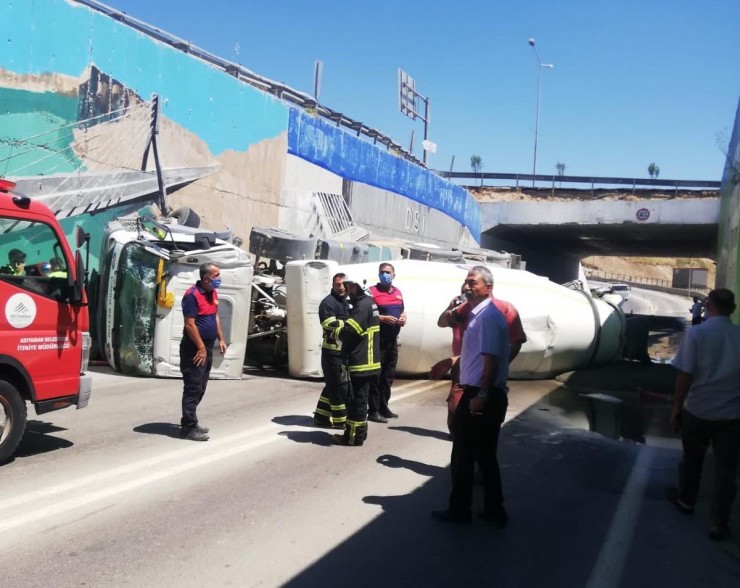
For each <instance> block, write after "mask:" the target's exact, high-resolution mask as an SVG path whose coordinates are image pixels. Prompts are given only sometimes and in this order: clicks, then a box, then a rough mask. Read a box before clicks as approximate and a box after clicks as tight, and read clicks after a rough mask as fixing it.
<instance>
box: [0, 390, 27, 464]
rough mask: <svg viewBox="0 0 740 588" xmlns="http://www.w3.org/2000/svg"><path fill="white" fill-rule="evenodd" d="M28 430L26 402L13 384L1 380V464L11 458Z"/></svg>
mask: <svg viewBox="0 0 740 588" xmlns="http://www.w3.org/2000/svg"><path fill="white" fill-rule="evenodd" d="M25 430H26V402H25V401H24V400H23V398H21V395H20V394H19V393H18V390H17V389H16V387H15V386H13V384H11V383H10V382H7V381H5V380H0V464H3V463H5V462H6V461H7V460H8V459H10V458H11V456H12V455H13V453H15V450H16V449H17V448H18V444H19V443H20V442H21V438H22V437H23V433H24V432H25Z"/></svg>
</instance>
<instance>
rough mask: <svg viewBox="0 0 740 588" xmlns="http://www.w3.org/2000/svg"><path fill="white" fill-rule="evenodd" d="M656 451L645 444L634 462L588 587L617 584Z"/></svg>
mask: <svg viewBox="0 0 740 588" xmlns="http://www.w3.org/2000/svg"><path fill="white" fill-rule="evenodd" d="M651 461H652V451H651V449H650V448H649V447H644V446H643V447H642V448H641V449H640V453H639V454H638V456H637V459H636V460H635V465H634V466H632V471H631V472H630V477H629V478H628V480H627V484H626V485H625V487H624V491H623V493H622V497H621V498H620V499H619V503H618V504H617V509H616V511H615V513H614V517H613V518H612V524H611V526H610V527H609V532H608V533H607V535H606V539H605V540H604V544H603V545H602V546H601V552H600V553H599V557H598V559H597V560H596V564H594V567H593V569H592V570H591V576H590V577H589V579H588V582H587V583H586V588H617V587H618V586H620V585H621V579H622V573H623V572H624V566H625V564H626V562H627V557H628V556H629V552H630V548H631V546H632V537H633V535H634V532H635V526H636V525H637V518H638V516H639V514H640V507H641V505H642V497H643V494H644V493H645V487H646V486H647V483H648V479H649V478H650V469H649V466H650V462H651Z"/></svg>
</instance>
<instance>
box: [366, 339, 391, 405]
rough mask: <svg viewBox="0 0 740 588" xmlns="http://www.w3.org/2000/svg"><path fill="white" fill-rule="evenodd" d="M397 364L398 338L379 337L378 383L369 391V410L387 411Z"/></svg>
mask: <svg viewBox="0 0 740 588" xmlns="http://www.w3.org/2000/svg"><path fill="white" fill-rule="evenodd" d="M397 364H398V338H397V337H386V338H383V337H382V336H381V338H380V375H379V376H378V384H377V386H374V387H373V389H372V390H371V391H370V398H369V399H368V403H369V408H370V412H379V413H380V414H382V415H385V414H387V413H388V411H389V408H388V401H389V400H390V399H391V386H393V380H395V379H396V365H397Z"/></svg>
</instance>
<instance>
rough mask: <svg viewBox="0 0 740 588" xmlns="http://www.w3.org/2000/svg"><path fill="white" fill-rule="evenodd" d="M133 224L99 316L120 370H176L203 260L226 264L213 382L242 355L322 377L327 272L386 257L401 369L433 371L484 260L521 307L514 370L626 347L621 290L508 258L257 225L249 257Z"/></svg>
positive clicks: (115, 232)
mask: <svg viewBox="0 0 740 588" xmlns="http://www.w3.org/2000/svg"><path fill="white" fill-rule="evenodd" d="M128 222H129V224H130V226H128V227H125V226H123V224H122V223H121V222H114V223H111V225H110V226H109V228H108V231H107V233H106V238H105V239H104V245H103V251H102V253H101V268H102V269H101V271H102V274H101V280H100V289H99V300H100V303H99V304H98V312H97V316H98V323H97V324H98V329H97V331H98V337H97V338H98V340H99V346H100V347H101V349H102V350H103V352H104V355H105V357H106V359H107V360H108V362H109V363H110V365H111V366H112V367H113V368H114V369H116V370H118V371H122V372H124V373H129V374H135V375H140V376H159V377H178V376H179V375H180V373H179V368H178V365H179V357H178V350H179V340H180V338H181V337H182V327H183V317H182V310H181V308H180V302H181V300H182V295H183V294H184V292H185V290H186V289H187V288H188V287H189V286H190V285H192V284H193V283H194V282H195V281H196V280H197V279H198V276H197V270H198V266H199V265H200V264H201V263H203V262H204V261H214V262H215V263H218V264H219V266H220V267H221V275H222V278H223V285H222V287H221V289H220V290H219V297H220V300H221V304H220V305H219V316H220V318H221V322H222V325H223V327H224V334H225V336H226V338H227V342H228V343H229V351H228V352H227V354H226V356H224V357H223V358H221V357H220V356H219V358H218V363H217V364H214V369H213V371H212V377H213V378H240V377H241V375H242V372H243V364H244V363H245V361H246V362H248V363H250V364H253V365H257V366H262V365H285V364H286V363H287V365H288V370H289V373H290V374H291V375H292V376H294V377H306V378H319V377H321V376H322V373H321V327H320V324H319V320H318V305H319V302H320V301H321V299H322V298H323V297H324V296H326V294H327V293H328V292H329V289H330V287H331V278H332V276H333V275H334V274H335V273H337V272H339V271H342V270H346V269H347V268H348V267H349V266H351V267H352V272H353V273H354V274H357V272H360V275H361V276H364V277H366V279H367V285H368V286H370V285H372V284H374V283H375V280H376V277H377V269H378V263H379V262H381V261H391V262H392V263H393V264H394V266H395V268H396V279H395V282H394V283H395V284H397V285H398V286H399V287H400V288H401V290H402V291H403V292H404V298H405V303H406V312H407V315H408V317H409V320H408V325H407V326H406V327H405V328H404V329H403V330H402V332H401V335H400V338H399V345H400V347H399V363H398V372H399V374H405V375H423V374H426V373H428V371H429V368H430V367H431V366H432V365H433V364H434V363H435V362H437V361H438V360H440V359H443V358H444V357H446V356H448V355H449V353H450V347H451V339H452V335H451V331H450V329H441V328H439V327H437V317H438V316H439V314H440V312H441V311H442V310H443V309H444V308H445V307H446V305H447V304H448V303H449V301H450V300H451V299H452V298H453V297H454V296H455V295H456V294H458V293H459V291H460V286H461V284H462V282H463V279H464V278H465V275H466V273H467V271H468V270H469V269H470V268H471V267H472V266H474V265H478V264H484V265H487V266H488V267H490V268H491V270H492V272H493V276H494V281H495V286H494V295H495V296H496V297H499V298H502V299H504V300H508V301H509V302H512V303H513V304H515V305H516V307H517V309H518V310H519V313H520V315H521V318H522V323H523V325H524V328H525V331H526V333H527V338H528V341H527V343H526V344H525V345H524V346H523V348H522V350H521V353H520V354H519V357H517V358H516V360H515V361H514V362H513V364H512V368H511V377H513V378H533V379H534V378H548V377H552V376H553V375H555V374H558V373H561V372H564V371H569V370H572V369H576V368H580V367H585V366H588V365H597V364H604V363H608V362H611V361H613V360H614V359H616V358H618V357H619V356H620V353H621V349H622V346H623V344H624V339H625V334H626V321H625V317H624V314H623V313H622V311H621V310H620V308H619V305H618V300H616V299H618V297H615V300H614V301H611V300H609V297H604V298H603V299H599V298H593V297H592V296H591V294H590V293H589V292H587V291H584V289H583V288H580V287H579V285H578V284H577V283H576V284H573V285H571V286H570V287H566V286H561V285H559V284H555V283H553V282H551V281H549V280H548V279H547V278H544V277H540V276H537V275H534V274H532V273H529V272H526V271H523V270H517V269H512V267H516V266H517V264H518V258H517V257H516V256H511V255H509V254H504V253H498V252H492V251H486V250H481V249H476V250H475V251H473V250H471V251H469V252H467V253H466V252H465V251H461V250H457V249H452V250H445V249H442V248H439V247H435V246H433V245H428V244H412V243H406V242H401V241H398V242H395V241H382V242H371V241H362V242H357V243H351V242H338V241H335V242H330V241H320V240H317V239H316V238H313V237H298V236H295V235H292V234H290V233H287V232H285V231H282V230H279V229H266V228H255V229H253V230H252V233H251V235H250V240H249V252H250V253H251V254H252V256H253V258H250V256H249V255H248V254H247V252H245V251H243V250H241V249H240V248H239V247H237V245H236V244H234V243H233V242H231V241H230V239H229V236H228V235H224V234H219V233H212V232H208V231H203V230H198V229H192V228H188V227H182V226H179V225H177V224H174V225H172V224H170V225H165V224H162V223H157V222H154V221H152V220H147V219H143V220H142V219H132V220H129V221H128ZM318 256H323V257H328V258H329V259H317V257H318ZM410 257H415V258H416V259H409V258H410ZM217 355H218V354H215V355H214V358H215V357H216V356H217Z"/></svg>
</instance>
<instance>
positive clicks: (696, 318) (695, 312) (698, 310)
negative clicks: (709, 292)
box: [689, 296, 704, 326]
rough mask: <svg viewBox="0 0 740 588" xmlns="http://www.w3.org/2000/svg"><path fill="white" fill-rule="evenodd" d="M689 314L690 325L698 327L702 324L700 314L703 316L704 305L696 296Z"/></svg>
mask: <svg viewBox="0 0 740 588" xmlns="http://www.w3.org/2000/svg"><path fill="white" fill-rule="evenodd" d="M689 312H690V313H691V325H692V326H693V325H700V324H701V322H702V320H703V319H702V314H704V305H703V304H702V303H701V300H699V297H698V296H694V304H692V305H691V308H689Z"/></svg>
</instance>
